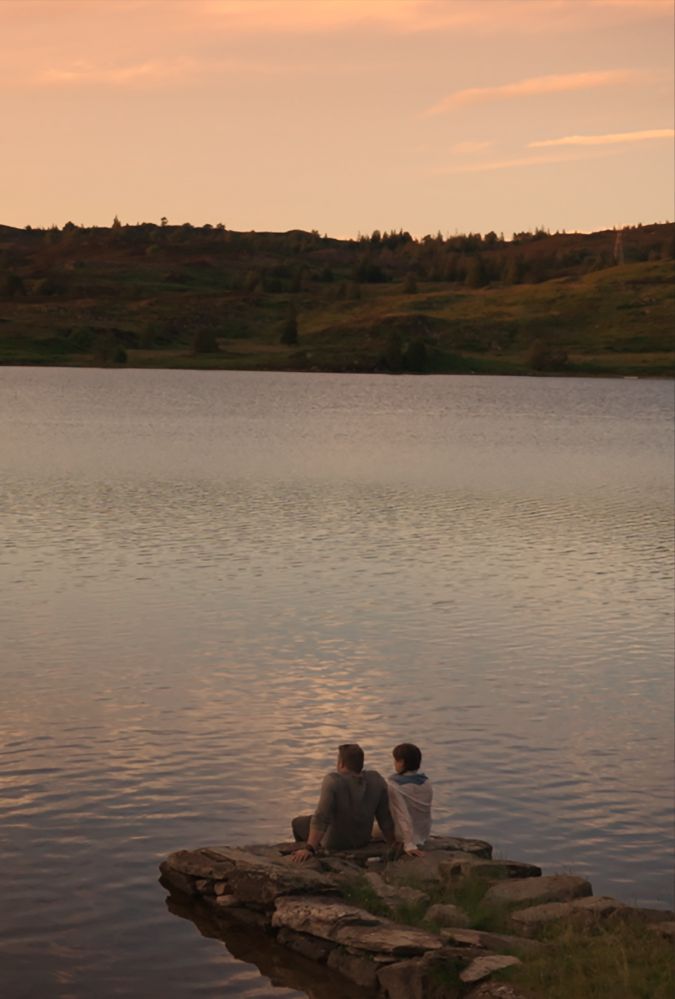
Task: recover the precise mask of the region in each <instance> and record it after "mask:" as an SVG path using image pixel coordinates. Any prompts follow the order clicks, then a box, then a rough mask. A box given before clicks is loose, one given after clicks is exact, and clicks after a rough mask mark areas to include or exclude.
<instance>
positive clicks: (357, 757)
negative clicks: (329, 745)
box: [338, 742, 363, 774]
mask: <svg viewBox="0 0 675 999" xmlns="http://www.w3.org/2000/svg"><path fill="white" fill-rule="evenodd" d="M338 758H339V760H340V763H341V764H342V766H343V767H347V769H348V770H352V771H353V772H354V773H355V774H360V773H361V771H362V770H363V750H362V749H361V747H360V746H359V745H357V744H356V743H355V742H343V743H342V745H341V746H338Z"/></svg>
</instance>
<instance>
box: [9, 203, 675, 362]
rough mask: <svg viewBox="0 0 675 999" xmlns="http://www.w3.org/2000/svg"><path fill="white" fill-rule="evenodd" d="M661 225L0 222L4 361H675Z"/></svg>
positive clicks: (666, 235) (668, 231)
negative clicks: (474, 230) (429, 229)
mask: <svg viewBox="0 0 675 999" xmlns="http://www.w3.org/2000/svg"><path fill="white" fill-rule="evenodd" d="M674 233H675V226H673V225H671V224H668V225H654V226H645V227H642V226H640V227H636V228H634V229H631V230H628V231H625V232H624V233H623V234H622V238H621V241H620V243H617V234H616V233H615V232H613V231H607V232H602V233H592V234H590V235H580V234H566V233H563V234H555V235H548V234H546V233H541V232H540V233H533V234H532V233H521V234H518V235H515V236H514V237H513V239H512V240H509V241H506V240H504V239H503V238H502V237H497V236H496V235H495V234H494V233H491V234H488V236H486V237H481V236H476V235H471V234H469V235H468V236H455V237H449V238H447V239H443V238H442V237H441V236H440V235H439V236H437V237H430V236H429V237H425V238H424V239H423V240H419V241H418V240H413V239H412V238H411V237H410V236H409V235H408V234H407V233H391V234H387V233H385V234H380V233H374V234H373V235H372V236H371V237H361V238H360V239H359V240H334V239H329V238H327V237H321V236H319V234H318V233H305V232H299V231H298V232H290V233H232V232H229V231H228V230H226V229H224V228H222V227H221V228H215V229H214V228H212V227H204V228H200V229H195V228H193V227H191V226H154V225H139V226H119V225H116V226H114V227H113V228H111V229H101V228H96V229H82V228H80V227H77V226H73V225H72V224H70V223H68V224H67V225H66V226H64V228H63V229H62V230H58V229H51V230H18V229H10V228H9V227H2V226H0V363H1V364H58V365H103V364H105V365H114V364H127V365H129V366H136V367H190V368H239V369H273V370H319V371H389V372H398V371H413V372H481V373H504V374H506V373H509V374H527V373H533V372H538V373H545V372H551V373H558V374H565V373H566V374H602V375H650V376H655V375H669V374H670V375H672V374H673V360H674V357H673V339H672V335H673V328H674V326H675V286H674V283H673V277H674V276H675V261H674V260H673V256H675V253H674V252H673V237H674ZM296 335H297V340H296ZM282 341H284V342H282Z"/></svg>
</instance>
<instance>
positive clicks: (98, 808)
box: [0, 368, 673, 997]
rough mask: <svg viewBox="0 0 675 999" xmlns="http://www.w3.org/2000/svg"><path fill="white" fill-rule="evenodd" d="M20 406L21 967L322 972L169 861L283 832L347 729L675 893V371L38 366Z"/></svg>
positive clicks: (86, 990) (444, 804)
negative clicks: (401, 373)
mask: <svg viewBox="0 0 675 999" xmlns="http://www.w3.org/2000/svg"><path fill="white" fill-rule="evenodd" d="M0 421H1V426H2V446H1V451H0V457H1V464H2V478H1V481H0V504H1V507H0V508H1V511H2V520H1V529H2V547H1V549H0V584H1V586H2V591H1V592H2V602H1V604H0V626H1V629H2V702H1V704H0V719H1V737H2V748H1V754H2V755H1V760H0V855H1V856H2V858H3V902H2V906H1V907H0V910H1V914H0V924H1V929H2V936H1V938H0V939H1V945H0V968H1V969H2V977H3V980H4V982H5V991H4V994H5V995H10V996H12V997H14V996H16V997H18V996H30V997H33V996H40V997H43V996H63V997H70V996H73V997H75V996H77V997H90V996H93V995H95V996H97V997H106V996H113V995H131V996H139V997H141V996H143V997H145V996H151V995H162V996H207V997H211V996H216V995H217V996H237V997H242V996H247V997H249V996H250V997H252V996H258V997H263V996H271V995H276V996H282V995H286V996H290V995H298V994H299V993H297V992H291V991H284V990H275V989H274V988H273V987H272V985H271V984H270V981H269V979H267V978H265V977H264V976H261V975H260V974H259V972H258V971H257V969H256V968H255V967H254V966H253V965H251V964H248V963H244V962H241V961H236V960H235V959H234V958H233V957H232V956H230V955H229V954H228V952H227V950H226V949H225V948H224V947H223V945H222V944H220V943H218V942H217V941H214V940H208V939H205V938H203V937H201V936H200V935H199V934H198V932H197V930H196V928H195V927H194V925H193V924H191V923H190V922H186V921H184V920H180V919H177V918H176V917H175V916H174V915H171V914H170V913H169V912H168V911H167V909H166V906H165V902H164V892H163V891H162V890H161V888H160V887H159V886H158V885H157V883H156V877H157V864H158V862H159V860H160V859H161V858H162V857H163V855H164V854H166V853H167V852H169V851H170V850H172V849H176V848H179V847H194V846H198V845H202V844H205V843H218V842H221V843H223V842H228V843H243V842H247V841H248V842H250V841H252V840H257V841H263V840H266V839H272V838H281V837H284V836H285V835H286V831H287V826H288V819H289V817H290V815H292V814H294V813H296V812H297V811H298V810H301V809H308V808H310V809H311V807H312V805H313V804H314V798H315V793H316V788H317V783H318V779H319V776H320V775H321V773H322V771H324V770H325V769H326V768H328V767H329V765H330V764H331V763H332V760H333V757H334V750H335V746H336V745H337V743H338V742H342V741H351V740H358V741H360V742H362V743H363V745H364V746H365V748H366V751H367V758H368V760H369V762H370V765H371V766H376V767H378V768H380V769H382V770H384V771H385V772H386V771H388V769H389V751H390V749H391V747H392V746H393V745H394V744H395V743H396V742H399V741H402V740H404V739H406V740H407V739H410V740H413V741H419V742H420V743H421V745H422V747H423V750H424V753H425V769H426V770H427V772H428V773H429V774H430V775H431V776H432V777H433V779H434V781H435V787H436V796H437V805H436V812H435V825H436V830H437V831H438V832H446V833H456V834H459V835H463V834H465V835H476V836H479V837H481V838H485V839H488V840H490V841H491V842H492V843H493V844H494V846H495V849H496V850H497V851H499V852H500V853H501V854H502V855H507V856H509V857H512V858H514V859H523V860H527V861H531V862H536V863H540V864H541V865H542V866H543V867H544V869H545V872H548V873H551V872H555V871H561V870H571V871H574V872H576V873H579V874H583V875H587V876H589V877H590V878H591V880H592V882H593V886H594V889H595V891H596V893H611V894H614V895H617V896H618V897H620V898H622V899H624V900H627V901H639V902H640V903H641V904H648V905H657V906H666V905H669V904H671V903H672V853H671V847H670V833H671V828H672V826H671V820H672V811H671V788H672V757H673V746H672V705H673V678H672V654H673V640H672V603H673V599H672V592H673V577H672V530H671V526H670V525H671V513H672V500H673V496H672V488H673V461H672V456H673V450H672V428H673V389H672V384H671V383H666V382H649V381H605V380H571V379H567V380H565V379H535V378H531V379H511V378H478V377H475V378H474V377H461V378H459V377H438V378H407V377H400V378H387V377H370V376H360V377H352V376H347V375H340V376H332V375H300V374H298V375H295V374H279V375H277V374H269V373H260V374H258V373H234V372H233V373H215V372H214V373H198V372H187V371H183V372H170V371H167V372H160V371H96V370H59V369H49V370H39V369H11V368H10V369H7V368H6V369H0ZM7 989H8V991H7Z"/></svg>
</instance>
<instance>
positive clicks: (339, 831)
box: [292, 743, 394, 863]
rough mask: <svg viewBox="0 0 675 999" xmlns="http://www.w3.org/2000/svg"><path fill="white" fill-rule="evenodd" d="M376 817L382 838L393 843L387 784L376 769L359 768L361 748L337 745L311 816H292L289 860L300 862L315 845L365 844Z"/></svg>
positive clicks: (343, 846) (350, 846)
mask: <svg viewBox="0 0 675 999" xmlns="http://www.w3.org/2000/svg"><path fill="white" fill-rule="evenodd" d="M375 819H377V822H378V824H379V827H380V829H381V830H382V835H383V836H384V838H385V839H386V841H387V842H388V843H390V844H392V845H393V843H394V823H393V821H392V817H391V812H390V811H389V801H388V793H387V783H386V781H385V780H384V778H383V777H382V776H381V774H379V773H378V772H377V771H376V770H364V769H363V750H362V749H361V747H360V746H357V745H356V743H345V744H344V745H342V746H339V747H338V758H337V770H336V771H335V772H333V773H330V774H326V776H325V777H324V779H323V781H322V784H321V794H320V796H319V803H318V805H317V806H316V811H315V812H314V814H313V815H301V816H299V817H298V818H295V819H293V824H292V825H293V835H294V837H295V839H296V842H305V841H306V845H305V846H304V847H301V848H300V849H299V850H296V851H295V853H294V854H293V860H294V861H296V862H298V863H302V862H304V861H305V860H308V859H309V858H310V857H312V856H313V855H314V854H315V853H316V851H317V850H318V849H319V847H322V848H323V849H325V850H354V849H357V848H358V847H360V846H366V845H367V844H368V843H369V842H370V839H371V832H372V829H373V822H374V820H375Z"/></svg>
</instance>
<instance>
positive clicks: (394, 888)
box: [365, 871, 429, 909]
mask: <svg viewBox="0 0 675 999" xmlns="http://www.w3.org/2000/svg"><path fill="white" fill-rule="evenodd" d="M365 879H366V881H367V883H368V884H369V885H370V887H371V888H372V889H373V891H374V892H375V894H376V895H377V897H378V898H379V899H380V901H382V902H384V904H385V905H388V906H389V908H390V909H398V908H399V907H400V906H402V905H423V904H424V903H426V902H428V900H429V899H428V896H427V895H426V894H425V893H424V892H423V891H420V889H419V888H409V887H407V886H406V885H390V884H387V882H386V881H385V880H384V878H383V877H382V876H381V875H380V874H377V873H376V872H374V871H370V872H369V873H367V874H366V875H365Z"/></svg>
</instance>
